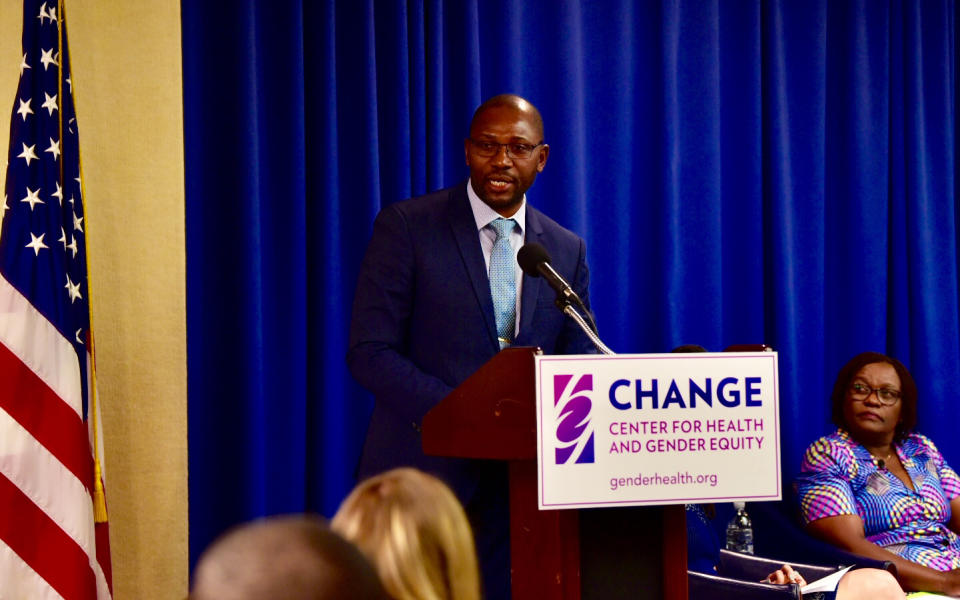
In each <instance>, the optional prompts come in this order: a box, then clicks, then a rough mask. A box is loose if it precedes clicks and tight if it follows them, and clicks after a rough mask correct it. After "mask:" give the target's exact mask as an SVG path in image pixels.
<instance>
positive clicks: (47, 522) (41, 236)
mask: <svg viewBox="0 0 960 600" xmlns="http://www.w3.org/2000/svg"><path fill="white" fill-rule="evenodd" d="M63 12H64V11H63V0H60V2H59V3H58V2H56V1H55V0H54V1H50V0H48V1H46V2H41V1H39V0H25V1H24V7H23V57H22V59H21V61H20V65H19V71H20V81H19V86H18V88H17V95H16V98H15V99H14V103H13V115H12V117H11V124H10V150H9V153H8V159H7V177H6V182H5V186H4V197H3V204H2V205H0V597H2V598H29V599H31V600H33V599H46V598H65V599H67V600H73V599H103V598H109V597H110V596H111V575H110V549H109V543H108V535H107V529H106V527H107V523H106V504H105V500H104V495H103V475H102V469H101V463H100V461H99V457H100V456H102V455H103V452H102V437H101V436H100V432H99V430H98V426H99V414H98V411H97V401H96V400H97V396H96V388H95V386H94V379H95V378H94V369H93V358H92V357H93V354H92V352H93V349H92V341H93V336H92V335H91V331H90V305H89V301H90V293H89V288H88V287H87V255H86V237H85V227H86V225H85V223H84V210H83V185H82V182H81V173H80V147H79V142H78V137H77V120H76V113H75V111H74V105H73V90H72V82H71V80H70V68H69V67H70V60H69V53H68V52H67V31H66V24H65V21H64V14H63Z"/></svg>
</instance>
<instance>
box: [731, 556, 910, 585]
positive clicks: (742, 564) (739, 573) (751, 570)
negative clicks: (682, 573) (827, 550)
mask: <svg viewBox="0 0 960 600" xmlns="http://www.w3.org/2000/svg"><path fill="white" fill-rule="evenodd" d="M837 552H838V553H840V554H834V555H833V556H832V557H831V558H837V557H840V558H845V560H842V561H840V562H839V563H838V564H832V565H829V566H825V565H812V564H804V563H798V562H793V561H784V560H776V559H772V558H763V557H761V556H753V555H751V554H741V553H739V552H731V551H730V550H720V564H719V566H718V567H717V570H718V571H719V573H720V574H721V575H723V576H724V577H731V578H733V579H742V580H746V581H758V580H761V579H763V578H765V577H766V576H767V575H769V574H770V573H772V572H774V571H776V570H777V569H779V568H780V567H781V566H783V565H784V564H788V565H790V566H791V567H793V569H794V570H796V571H797V572H799V573H800V574H801V575H803V578H804V579H806V580H807V582H813V581H816V580H817V579H821V578H823V577H826V576H827V575H832V574H833V573H835V572H836V571H837V570H838V569H842V568H844V567H846V566H849V565H853V566H855V567H856V568H872V569H881V570H884V571H889V572H890V574H891V575H893V576H894V577H896V576H897V566H896V565H895V564H893V563H892V562H890V561H886V560H882V561H881V560H876V559H873V558H867V557H864V556H857V555H855V554H850V553H849V552H844V551H842V550H837Z"/></svg>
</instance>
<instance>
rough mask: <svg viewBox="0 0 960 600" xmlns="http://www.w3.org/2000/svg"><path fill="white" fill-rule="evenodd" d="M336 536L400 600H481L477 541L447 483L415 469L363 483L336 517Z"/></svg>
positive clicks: (334, 527) (348, 498) (399, 470)
mask: <svg viewBox="0 0 960 600" xmlns="http://www.w3.org/2000/svg"><path fill="white" fill-rule="evenodd" d="M331 527H332V528H333V529H334V531H336V532H338V533H339V534H340V535H342V536H344V537H345V538H347V539H348V540H350V541H352V542H353V543H354V544H355V545H356V546H357V547H358V548H360V550H361V551H362V552H363V553H364V554H365V555H366V556H367V558H369V559H370V561H371V562H373V564H374V566H375V567H376V569H377V571H378V572H379V573H380V579H381V581H382V582H383V585H384V587H385V588H386V589H387V592H388V593H389V594H390V595H391V596H393V598H395V599H396V600H479V598H480V577H479V574H478V571H477V557H476V551H475V549H474V545H473V535H472V533H471V532H470V524H469V523H468V521H467V516H466V514H465V513H464V511H463V507H462V506H460V503H459V502H458V501H457V499H456V497H455V496H454V495H453V492H451V491H450V489H449V488H448V487H447V486H446V485H445V484H444V483H443V482H441V481H440V480H439V479H437V478H436V477H433V476H431V475H427V474H426V473H423V472H421V471H418V470H416V469H410V468H400V469H393V470H392V471H387V472H386V473H382V474H380V475H377V476H375V477H371V478H370V479H367V480H366V481H363V482H361V483H360V484H359V485H358V486H357V487H356V488H355V489H354V490H353V492H351V493H350V495H349V496H347V499H346V500H344V501H343V504H342V505H341V506H340V510H339V511H337V514H336V515H335V516H334V517H333V521H332V522H331Z"/></svg>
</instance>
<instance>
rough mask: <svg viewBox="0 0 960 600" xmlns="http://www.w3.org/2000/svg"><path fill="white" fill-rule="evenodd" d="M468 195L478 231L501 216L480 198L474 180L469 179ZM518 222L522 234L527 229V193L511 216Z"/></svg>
mask: <svg viewBox="0 0 960 600" xmlns="http://www.w3.org/2000/svg"><path fill="white" fill-rule="evenodd" d="M467 197H468V198H469V199H470V209H471V210H473V220H474V221H476V224H477V231H480V230H481V229H483V228H484V227H486V226H487V225H489V224H490V222H491V221H493V220H494V219H498V218H500V217H501V216H503V215H501V214H500V213H498V212H497V211H495V210H493V209H492V208H490V207H489V206H487V203H486V202H484V201H483V200H481V199H480V196H478V195H477V193H476V192H475V191H473V182H472V181H470V180H469V179H467ZM510 218H511V219H513V220H514V221H516V222H517V225H519V226H520V233H521V234H522V233H523V232H524V231H526V229H527V195H526V194H524V195H523V201H522V202H521V203H520V208H519V209H517V212H515V213H514V214H513V216H512V217H510Z"/></svg>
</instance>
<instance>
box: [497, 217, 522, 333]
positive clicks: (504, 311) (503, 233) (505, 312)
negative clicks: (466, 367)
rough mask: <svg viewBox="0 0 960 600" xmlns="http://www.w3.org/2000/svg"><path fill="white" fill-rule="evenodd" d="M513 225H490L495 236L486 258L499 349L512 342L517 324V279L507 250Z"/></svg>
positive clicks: (502, 222)
mask: <svg viewBox="0 0 960 600" xmlns="http://www.w3.org/2000/svg"><path fill="white" fill-rule="evenodd" d="M516 224H517V222H516V221H514V220H513V219H504V218H498V219H494V220H493V221H491V222H490V227H492V228H493V230H494V231H496V232H497V239H496V240H494V242H493V252H491V254H490V293H491V294H492V295H493V312H494V314H495V315H496V317H497V337H499V338H500V349H501V350H502V349H503V348H506V347H507V346H509V345H510V344H511V343H512V342H513V331H514V329H515V328H516V321H517V276H516V265H515V263H516V261H515V260H514V258H513V248H512V247H511V246H510V233H511V232H513V228H514V227H515V226H516Z"/></svg>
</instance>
